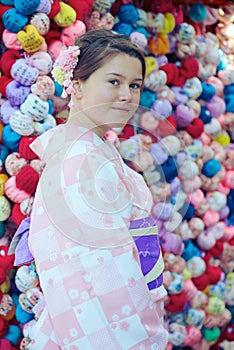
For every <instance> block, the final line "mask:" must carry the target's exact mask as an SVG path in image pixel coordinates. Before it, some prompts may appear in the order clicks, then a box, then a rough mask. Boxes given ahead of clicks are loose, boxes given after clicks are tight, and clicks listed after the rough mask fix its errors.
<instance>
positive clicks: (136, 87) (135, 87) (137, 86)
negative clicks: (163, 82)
mask: <svg viewBox="0 0 234 350" xmlns="http://www.w3.org/2000/svg"><path fill="white" fill-rule="evenodd" d="M130 87H131V88H132V89H140V88H141V85H140V84H137V83H133V84H131V85H130Z"/></svg>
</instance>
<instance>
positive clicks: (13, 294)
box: [11, 291, 22, 307]
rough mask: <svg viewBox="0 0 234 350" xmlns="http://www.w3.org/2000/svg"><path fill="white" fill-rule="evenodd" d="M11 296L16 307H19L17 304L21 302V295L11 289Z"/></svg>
mask: <svg viewBox="0 0 234 350" xmlns="http://www.w3.org/2000/svg"><path fill="white" fill-rule="evenodd" d="M20 293H22V292H20ZM11 298H12V300H13V303H14V305H15V307H17V305H18V304H19V295H18V294H15V293H14V292H13V293H12V291H11Z"/></svg>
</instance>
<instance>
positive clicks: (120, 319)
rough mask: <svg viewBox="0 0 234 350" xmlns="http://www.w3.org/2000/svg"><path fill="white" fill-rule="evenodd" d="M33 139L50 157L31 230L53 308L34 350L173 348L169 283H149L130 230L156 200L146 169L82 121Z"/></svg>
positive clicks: (42, 321)
mask: <svg viewBox="0 0 234 350" xmlns="http://www.w3.org/2000/svg"><path fill="white" fill-rule="evenodd" d="M31 148H32V149H33V151H34V152H35V153H37V154H38V156H39V157H40V158H41V159H43V160H45V162H46V166H45V169H44V170H43V173H42V176H41V178H40V181H39V185H38V188H37V192H36V195H35V200H34V205H33V211H32V215H31V226H30V233H29V247H30V250H31V251H32V254H33V256H34V258H35V263H36V267H37V271H38V274H39V277H40V284H41V288H42V291H43V294H44V297H45V302H46V307H45V309H44V311H43V312H42V314H41V316H40V317H39V319H38V321H37V323H36V325H35V327H34V329H33V337H32V341H31V342H30V344H29V346H28V349H30V350H59V349H63V350H127V349H131V350H136V349H138V350H150V349H154V350H163V349H165V348H166V344H167V331H166V330H165V329H164V327H163V311H164V309H163V302H162V298H163V296H164V295H165V289H164V288H163V286H161V287H160V288H158V289H155V290H153V291H149V289H148V288H147V283H146V280H145V277H144V276H143V273H142V271H141V267H140V260H139V256H138V253H137V249H136V245H135V243H134V240H133V239H132V237H131V234H130V230H129V224H130V220H134V219H140V218H144V217H146V216H148V215H149V214H150V211H151V207H152V198H151V194H150V192H149V190H148V188H147V186H146V184H145V182H144V180H143V178H142V176H141V175H139V174H137V173H136V172H134V171H133V170H131V169H130V168H129V167H127V166H126V165H125V164H124V162H123V161H122V158H121V156H120V155H119V153H118V151H117V150H116V149H115V147H114V146H113V145H112V144H111V143H110V142H109V141H105V142H104V141H103V140H102V139H100V138H99V137H98V136H97V135H96V134H94V133H92V132H91V131H88V130H86V129H83V128H80V127H77V126H66V125H59V126H57V127H56V128H54V129H51V130H49V131H48V132H46V133H45V134H43V135H42V136H40V137H39V138H37V139H36V140H35V141H34V142H33V143H32V144H31ZM162 268H163V267H161V270H160V271H159V273H161V272H162Z"/></svg>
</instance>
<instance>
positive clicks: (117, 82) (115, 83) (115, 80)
mask: <svg viewBox="0 0 234 350" xmlns="http://www.w3.org/2000/svg"><path fill="white" fill-rule="evenodd" d="M109 83H111V84H112V85H115V86H117V85H119V80H117V79H113V80H109Z"/></svg>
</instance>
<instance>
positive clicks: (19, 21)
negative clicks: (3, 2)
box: [2, 8, 28, 33]
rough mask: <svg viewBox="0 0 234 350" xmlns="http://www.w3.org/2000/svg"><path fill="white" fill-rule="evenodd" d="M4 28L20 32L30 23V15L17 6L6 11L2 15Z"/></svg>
mask: <svg viewBox="0 0 234 350" xmlns="http://www.w3.org/2000/svg"><path fill="white" fill-rule="evenodd" d="M2 23H3V25H4V28H5V29H7V30H9V31H10V32H13V33H18V32H19V31H20V30H21V29H23V28H24V26H25V25H26V24H27V23H28V17H27V16H25V15H24V14H22V13H19V12H18V11H17V10H16V9H15V8H12V9H9V10H7V11H6V12H4V14H3V16H2Z"/></svg>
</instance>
